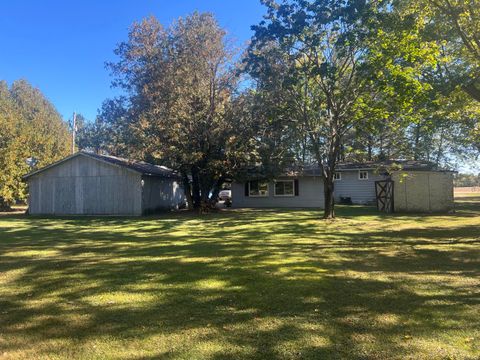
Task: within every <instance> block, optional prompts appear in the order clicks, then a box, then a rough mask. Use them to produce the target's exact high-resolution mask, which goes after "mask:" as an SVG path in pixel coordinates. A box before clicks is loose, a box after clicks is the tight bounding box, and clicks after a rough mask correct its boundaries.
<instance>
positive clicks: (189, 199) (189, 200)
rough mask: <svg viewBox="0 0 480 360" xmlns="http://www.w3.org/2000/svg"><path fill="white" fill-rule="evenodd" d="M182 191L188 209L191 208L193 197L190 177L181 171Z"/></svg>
mask: <svg viewBox="0 0 480 360" xmlns="http://www.w3.org/2000/svg"><path fill="white" fill-rule="evenodd" d="M182 180H183V191H184V192H185V196H186V197H187V206H188V210H193V198H192V186H191V185H190V179H189V178H188V174H187V173H186V172H183V171H182Z"/></svg>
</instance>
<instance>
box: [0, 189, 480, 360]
mask: <svg viewBox="0 0 480 360" xmlns="http://www.w3.org/2000/svg"><path fill="white" fill-rule="evenodd" d="M457 201H458V202H457V206H456V213H455V214H435V215H418V214H394V215H390V216H387V215H384V214H379V213H377V212H376V210H375V209H374V208H371V207H361V206H350V207H349V206H340V207H338V215H339V217H340V218H339V219H338V220H336V221H333V222H332V221H329V222H325V221H323V220H320V219H319V217H320V216H321V213H320V211H316V210H236V209H232V210H227V211H222V212H220V213H216V214H209V215H205V216H201V217H197V216H193V215H191V214H189V213H174V214H168V215H164V216H157V217H146V218H74V217H71V218H41V217H26V216H23V215H18V214H17V215H7V216H0V359H2V360H3V359H68V360H73V359H144V360H147V359H158V358H161V359H215V360H218V359H472V360H473V359H479V358H480V194H479V193H477V194H475V193H472V194H468V196H462V197H459V198H458V199H457Z"/></svg>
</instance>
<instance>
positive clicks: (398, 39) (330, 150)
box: [247, 0, 434, 218]
mask: <svg viewBox="0 0 480 360" xmlns="http://www.w3.org/2000/svg"><path fill="white" fill-rule="evenodd" d="M264 3H265V5H266V6H267V8H268V11H267V15H266V16H265V20H264V21H262V22H261V23H260V24H259V25H258V26H255V27H254V30H255V36H254V38H253V40H252V45H251V46H250V49H249V54H248V59H247V64H248V65H247V69H248V71H249V73H250V74H251V75H252V77H253V78H254V79H256V80H257V86H258V90H259V91H262V92H272V88H275V92H280V93H284V94H285V96H283V97H278V96H277V99H278V103H277V105H274V106H275V107H276V109H278V111H281V112H282V111H284V110H286V114H288V115H285V116H284V117H285V120H286V121H287V123H288V127H289V128H292V129H294V130H293V131H295V132H296V133H300V134H302V133H303V134H304V137H306V138H307V141H308V144H307V146H308V148H309V151H310V152H311V154H312V156H313V158H314V159H315V161H316V164H317V165H318V166H319V168H320V170H321V174H322V176H323V181H324V198H325V210H324V218H332V217H334V198H333V190H334V183H333V176H334V173H335V168H336V165H337V162H338V159H339V158H340V156H341V150H342V145H343V141H344V139H345V136H346V134H347V133H348V132H349V131H351V130H352V129H354V128H355V127H360V126H364V125H365V124H368V123H369V122H373V121H384V120H386V119H392V118H395V116H396V115H394V114H395V113H397V112H401V111H407V109H409V108H411V106H412V103H413V97H415V96H418V95H419V94H421V93H423V92H424V91H425V90H426V88H427V87H428V85H426V84H424V83H423V82H422V81H421V80H420V78H419V76H418V74H419V71H418V69H419V68H420V67H421V66H422V64H423V63H424V62H427V61H433V56H432V55H433V54H432V52H433V51H434V49H433V50H432V49H431V48H429V47H423V48H421V47H419V46H416V45H415V44H416V40H418V38H419V28H420V26H421V24H419V23H417V22H415V17H414V14H410V15H409V16H406V17H401V16H400V15H399V14H398V13H397V12H395V11H392V10H393V9H392V4H390V3H386V2H364V1H353V2H343V1H334V0H332V1H328V0H323V1H304V0H295V1H287V0H284V1H281V2H280V3H276V2H275V1H270V0H269V1H264ZM272 52H274V53H275V54H276V56H271V54H272ZM279 54H280V58H279V57H278V56H279ZM272 58H276V59H277V60H276V61H275V62H274V63H273V65H272V62H271V61H270V60H269V59H272ZM279 65H280V66H283V69H282V71H280V73H281V74H283V79H282V81H280V82H279V81H276V80H275V78H274V77H272V76H271V74H274V73H277V74H278V72H275V71H274V70H273V68H271V67H272V66H273V67H278V66H279ZM266 68H267V69H268V68H270V70H269V71H265V69H266ZM272 79H273V80H272ZM284 114H285V112H284Z"/></svg>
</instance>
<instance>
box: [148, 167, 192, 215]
mask: <svg viewBox="0 0 480 360" xmlns="http://www.w3.org/2000/svg"><path fill="white" fill-rule="evenodd" d="M142 179H143V189H142V212H143V213H144V214H145V213H150V212H156V211H161V210H170V209H178V208H179V207H181V206H182V205H183V204H185V193H184V191H183V187H182V186H181V184H180V183H179V182H178V181H177V180H175V179H165V178H160V177H152V176H144V177H143V178H142Z"/></svg>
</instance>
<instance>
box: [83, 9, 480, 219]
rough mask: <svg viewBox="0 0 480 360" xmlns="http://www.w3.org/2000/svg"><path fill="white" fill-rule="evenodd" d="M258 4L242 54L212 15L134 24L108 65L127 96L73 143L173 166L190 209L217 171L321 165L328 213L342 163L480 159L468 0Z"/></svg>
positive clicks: (211, 197)
mask: <svg viewBox="0 0 480 360" xmlns="http://www.w3.org/2000/svg"><path fill="white" fill-rule="evenodd" d="M262 3H263V4H264V5H265V7H266V14H265V16H264V18H263V20H262V21H261V22H260V23H259V24H257V25H254V26H252V30H253V31H254V35H253V37H252V39H251V41H250V42H249V45H248V46H247V47H246V48H245V49H238V48H236V47H235V44H234V43H232V41H231V40H230V39H229V38H228V36H227V33H226V30H225V29H223V28H222V27H221V26H220V25H219V24H218V22H217V21H216V19H215V17H214V16H213V15H212V14H210V13H198V12H195V13H193V14H191V15H189V16H186V17H184V18H180V19H178V20H177V21H175V22H174V23H173V24H171V25H170V26H167V27H165V26H163V25H162V24H161V23H160V22H159V21H158V20H157V19H156V18H155V17H149V18H145V19H143V20H142V21H140V22H136V23H134V24H133V25H132V27H131V29H130V31H129V34H128V38H127V39H126V40H125V41H124V42H122V43H120V44H119V45H118V47H117V48H116V49H115V54H116V55H117V61H115V62H111V63H108V64H107V67H108V69H109V70H110V71H111V74H112V79H113V80H112V85H113V86H114V87H117V88H119V89H121V90H122V93H123V95H122V96H120V97H117V98H114V99H107V100H106V101H105V102H104V103H103V105H102V107H101V109H100V110H99V113H98V116H97V118H96V119H95V121H93V122H87V121H85V119H83V118H82V117H79V133H78V136H77V139H78V143H77V145H78V147H79V148H81V149H90V150H92V151H96V152H106V153H109V154H112V155H118V156H124V157H131V158H139V159H144V160H146V161H149V162H152V163H158V164H163V165H166V166H169V167H171V168H173V169H175V170H177V171H178V172H179V173H180V174H181V175H182V177H183V179H184V188H185V190H186V194H187V197H188V200H189V201H188V203H189V204H191V206H192V207H194V208H201V207H202V206H208V205H212V204H213V203H214V202H215V199H216V198H217V195H218V191H219V190H220V187H221V185H222V184H223V183H224V182H225V180H228V179H247V178H248V176H249V175H250V174H252V173H254V174H255V176H257V177H258V176H259V177H264V178H271V177H274V176H276V175H278V174H280V173H282V172H283V171H285V170H286V169H288V168H293V167H298V166H302V165H304V164H316V165H317V166H318V167H319V168H320V170H321V172H322V174H323V179H324V189H325V190H324V191H325V194H324V197H325V210H324V217H325V218H330V217H333V216H334V214H335V213H334V201H333V190H334V188H333V176H334V173H335V169H336V166H337V164H338V162H340V161H371V160H383V159H391V158H405V159H416V160H427V161H431V162H434V163H436V164H438V165H451V162H452V161H454V159H458V158H475V157H476V156H478V154H479V153H480V126H479V120H478V119H479V114H480V97H479V96H478V95H479V89H480V80H479V79H480V77H479V69H480V57H479V54H480V46H479V45H480V41H479V38H478V34H479V33H480V31H479V30H480V29H479V27H480V23H479V20H478V19H480V14H479V8H478V6H475V4H474V2H473V0H470V1H468V0H462V1H460V0H421V1H413V0H395V1H393V0H388V1H383V0H382V1H373V2H372V1H366V0H353V1H338V0H321V1H308V0H279V1H273V0H263V1H262Z"/></svg>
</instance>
